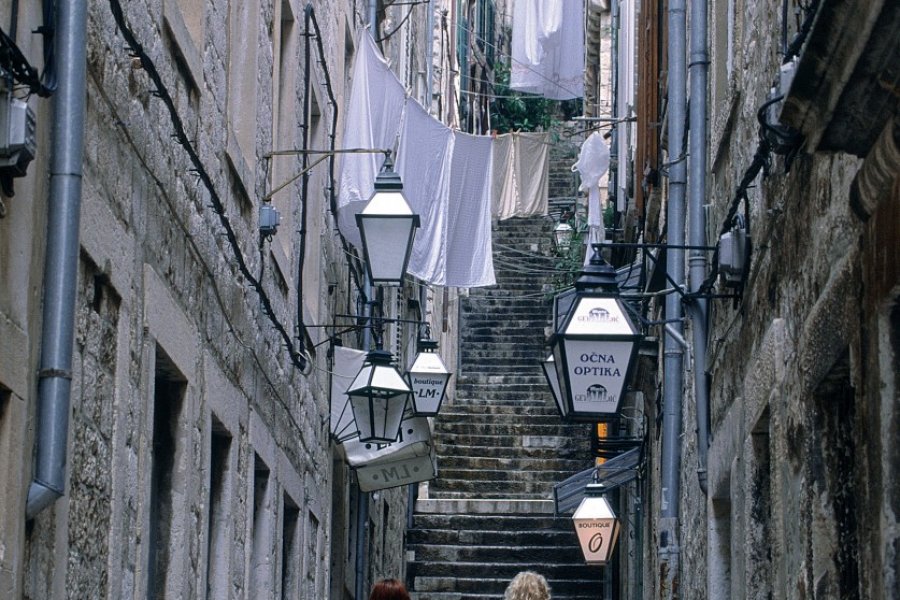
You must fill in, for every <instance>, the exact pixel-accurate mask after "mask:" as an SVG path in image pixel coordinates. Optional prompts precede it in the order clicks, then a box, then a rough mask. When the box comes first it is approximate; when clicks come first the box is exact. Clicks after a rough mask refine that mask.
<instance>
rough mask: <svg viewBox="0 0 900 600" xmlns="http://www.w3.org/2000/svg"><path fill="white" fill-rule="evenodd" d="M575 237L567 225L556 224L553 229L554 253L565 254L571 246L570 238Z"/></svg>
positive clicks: (570, 227) (572, 230)
mask: <svg viewBox="0 0 900 600" xmlns="http://www.w3.org/2000/svg"><path fill="white" fill-rule="evenodd" d="M573 237H575V230H574V229H572V226H571V225H569V224H568V223H557V224H556V227H554V228H553V245H554V246H555V247H556V251H557V252H560V253H566V252H568V250H569V247H570V246H571V245H572V238H573Z"/></svg>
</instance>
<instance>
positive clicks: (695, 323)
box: [688, 0, 709, 494]
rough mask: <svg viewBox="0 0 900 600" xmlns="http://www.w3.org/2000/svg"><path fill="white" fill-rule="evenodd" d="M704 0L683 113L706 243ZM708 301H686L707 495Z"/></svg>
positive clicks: (693, 207) (696, 278)
mask: <svg viewBox="0 0 900 600" xmlns="http://www.w3.org/2000/svg"><path fill="white" fill-rule="evenodd" d="M707 11H708V7H707V4H706V0H691V34H690V35H691V56H690V65H689V67H688V68H689V70H690V76H691V77H690V78H691V103H690V115H689V119H690V121H689V123H690V124H689V133H688V135H689V143H690V153H689V157H688V160H689V169H690V179H689V181H690V185H689V186H688V193H689V195H688V214H689V215H690V232H689V235H690V241H689V242H688V243H689V244H690V245H691V246H704V245H706V214H705V213H704V210H703V204H704V201H705V199H706V130H707V126H706V113H707V106H706V92H707V81H708V80H707V72H708V69H709V54H708V50H707V42H706V36H707ZM688 264H689V267H690V284H691V291H692V292H696V291H698V290H699V289H700V286H701V285H702V284H703V281H704V280H705V279H706V252H704V251H703V250H691V252H690V256H689V257H688ZM708 310H709V307H708V302H707V300H705V299H702V298H696V299H695V300H694V302H693V303H692V305H691V308H690V311H691V317H692V318H691V327H692V329H693V333H694V398H695V400H696V402H697V459H698V463H699V464H698V466H697V478H698V480H699V483H700V489H701V490H703V493H704V494H706V493H707V474H706V464H707V458H708V452H709V383H708V378H707V373H706V344H707V334H708V329H709V312H708Z"/></svg>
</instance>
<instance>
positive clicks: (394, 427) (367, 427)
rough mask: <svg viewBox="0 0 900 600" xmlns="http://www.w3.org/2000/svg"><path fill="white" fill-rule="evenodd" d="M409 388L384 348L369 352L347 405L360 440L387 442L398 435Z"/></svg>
mask: <svg viewBox="0 0 900 600" xmlns="http://www.w3.org/2000/svg"><path fill="white" fill-rule="evenodd" d="M411 393H412V390H410V388H409V385H407V383H406V381H405V380H404V379H403V376H402V375H400V373H399V372H398V371H397V368H396V367H394V365H393V357H392V356H391V353H390V352H388V351H386V350H381V349H380V348H379V349H376V350H373V351H372V352H369V354H368V356H367V357H366V362H365V363H363V366H362V368H361V369H360V370H359V373H357V374H356V377H355V378H354V379H353V382H352V383H351V384H350V387H348V388H347V396H349V397H350V407H351V408H352V409H353V418H354V420H355V421H356V427H357V430H358V431H359V441H360V442H382V443H390V442H393V441H394V440H396V439H397V435H398V434H399V433H400V425H401V422H402V421H403V412H404V411H405V410H406V403H407V400H408V399H409V396H410V394H411Z"/></svg>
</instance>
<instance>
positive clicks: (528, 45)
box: [509, 0, 584, 100]
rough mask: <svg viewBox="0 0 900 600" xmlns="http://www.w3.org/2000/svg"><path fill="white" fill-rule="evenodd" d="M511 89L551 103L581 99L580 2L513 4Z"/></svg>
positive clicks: (533, 0)
mask: <svg viewBox="0 0 900 600" xmlns="http://www.w3.org/2000/svg"><path fill="white" fill-rule="evenodd" d="M509 87H510V88H512V89H514V90H518V91H520V92H527V93H530V94H538V95H540V96H544V97H545V98H551V99H554V100H569V99H571V98H580V97H582V96H584V2H583V0H515V1H514V5H513V35H512V65H511V72H510V86H509Z"/></svg>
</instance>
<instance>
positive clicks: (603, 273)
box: [552, 251, 640, 421]
mask: <svg viewBox="0 0 900 600" xmlns="http://www.w3.org/2000/svg"><path fill="white" fill-rule="evenodd" d="M618 293H619V288H618V285H617V283H616V272H615V269H613V267H612V266H610V265H609V263H607V262H606V261H604V260H603V258H602V257H601V256H600V253H599V252H596V251H595V252H594V254H593V256H592V257H591V260H590V264H589V265H587V266H586V267H585V268H584V270H583V271H582V272H581V276H580V277H579V278H578V280H577V281H576V282H575V294H574V297H572V296H571V295H570V296H567V297H566V298H565V301H564V302H556V303H555V305H554V312H555V313H556V314H554V326H555V333H554V335H553V340H552V343H553V360H554V363H555V366H556V373H557V377H558V380H559V387H560V396H561V399H562V404H564V405H565V409H566V410H564V411H560V412H561V413H562V414H563V416H564V417H568V418H569V419H574V420H589V421H597V420H602V419H604V418H609V417H612V416H614V415H615V414H616V412H617V411H618V409H619V401H620V400H621V398H622V392H623V391H624V389H625V382H626V381H627V379H628V376H629V375H630V370H631V364H632V363H633V362H634V357H635V354H636V350H637V346H638V344H637V342H638V339H639V337H640V332H639V330H638V329H637V328H636V327H635V326H634V323H633V322H632V321H631V318H630V317H629V316H628V312H627V310H626V308H625V305H624V304H623V302H622V300H621V299H620V298H619V297H618ZM560 296H562V294H561V295H560ZM570 300H571V304H570V308H568V310H567V311H565V312H563V311H564V310H565V305H566V304H569V301H570Z"/></svg>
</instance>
